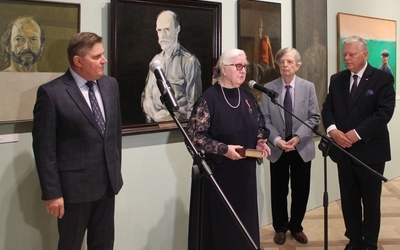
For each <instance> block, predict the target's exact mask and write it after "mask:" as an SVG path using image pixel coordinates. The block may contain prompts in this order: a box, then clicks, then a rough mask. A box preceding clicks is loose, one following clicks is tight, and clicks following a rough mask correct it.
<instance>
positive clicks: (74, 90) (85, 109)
mask: <svg viewBox="0 0 400 250" xmlns="http://www.w3.org/2000/svg"><path fill="white" fill-rule="evenodd" d="M64 83H65V86H66V91H67V92H68V94H69V96H70V97H71V99H72V101H73V102H75V104H76V106H78V108H79V110H81V111H82V113H83V114H84V115H85V116H86V118H87V119H88V120H89V122H90V123H91V124H92V125H93V127H95V128H96V130H97V131H98V132H99V133H100V135H101V130H100V127H99V125H97V123H96V121H95V120H94V117H93V113H92V110H91V108H90V107H89V105H88V103H87V102H86V100H85V98H84V97H83V95H82V92H81V90H80V89H79V87H78V85H77V84H76V82H75V80H74V78H73V77H72V75H71V73H70V72H69V70H68V71H67V74H66V78H65V82H64ZM106 130H107V128H106Z"/></svg>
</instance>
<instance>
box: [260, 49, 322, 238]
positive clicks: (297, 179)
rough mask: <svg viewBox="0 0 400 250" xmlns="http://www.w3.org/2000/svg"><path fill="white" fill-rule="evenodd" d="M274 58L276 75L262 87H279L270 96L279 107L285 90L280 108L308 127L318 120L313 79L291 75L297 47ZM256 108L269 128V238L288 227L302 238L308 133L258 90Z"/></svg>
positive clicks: (297, 62) (311, 151)
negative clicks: (271, 229) (259, 98)
mask: <svg viewBox="0 0 400 250" xmlns="http://www.w3.org/2000/svg"><path fill="white" fill-rule="evenodd" d="M276 63H277V64H278V65H279V71H280V74H281V77H279V78H277V79H275V80H274V81H272V82H269V83H267V84H266V85H265V87H266V88H268V89H272V90H274V91H275V92H277V93H279V98H278V99H277V100H276V101H277V102H278V103H279V104H281V105H283V106H284V107H285V100H286V98H288V97H289V96H290V97H291V98H290V100H291V103H289V104H288V105H287V107H286V108H288V109H291V110H292V111H291V112H292V113H293V114H294V115H295V116H296V117H298V118H299V119H301V120H302V121H304V122H306V123H307V125H309V126H310V127H311V128H313V127H314V126H317V125H319V123H320V120H321V115H320V113H319V108H318V100H317V95H316V93H315V86H314V83H312V82H310V81H307V80H305V79H302V78H300V77H298V76H297V75H296V72H297V71H298V70H299V68H300V66H301V56H300V54H299V52H298V51H297V50H296V49H294V48H284V49H280V50H279V51H278V52H277V53H276ZM286 95H287V96H288V97H286ZM261 108H262V111H263V113H264V115H265V122H266V127H267V128H268V129H269V130H270V131H271V133H270V136H269V138H268V139H269V141H270V142H272V143H273V144H274V146H275V147H271V155H270V156H268V160H269V161H270V172H271V207H272V221H273V223H272V224H273V227H274V230H275V236H274V242H275V243H276V244H278V245H282V244H284V243H285V241H286V232H287V231H288V230H289V231H290V232H291V234H292V236H293V237H294V238H295V239H296V241H298V242H300V243H302V244H306V243H307V242H308V238H307V236H306V234H305V233H304V232H303V227H302V225H301V224H302V222H303V219H304V215H305V213H306V208H307V202H308V196H309V192H310V172H311V160H312V159H314V157H315V142H314V133H313V131H312V130H311V129H310V128H309V127H307V126H306V125H304V124H303V123H302V122H300V121H299V120H297V119H295V118H293V117H292V116H291V115H290V114H289V113H286V112H285V111H284V110H283V109H281V108H280V107H279V106H277V105H275V104H273V102H272V100H271V98H269V97H268V96H267V95H266V94H263V95H262V106H261ZM289 111H290V110H289ZM286 122H290V123H292V126H289V127H286ZM290 123H288V124H290ZM289 179H290V187H291V190H292V192H291V194H292V204H291V206H290V216H289V215H288V209H287V208H288V205H287V196H288V194H289ZM289 217H290V218H289Z"/></svg>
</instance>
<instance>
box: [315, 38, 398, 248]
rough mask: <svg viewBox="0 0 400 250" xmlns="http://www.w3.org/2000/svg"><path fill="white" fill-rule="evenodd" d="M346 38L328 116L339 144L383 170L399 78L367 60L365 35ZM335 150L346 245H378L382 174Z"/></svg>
mask: <svg viewBox="0 0 400 250" xmlns="http://www.w3.org/2000/svg"><path fill="white" fill-rule="evenodd" d="M343 44H344V47H343V59H344V63H345V65H346V68H347V69H346V70H343V71H341V72H339V73H336V74H334V75H332V76H331V80H330V85H329V94H328V95H327V97H326V99H325V103H324V104H323V110H322V121H323V124H324V126H325V128H326V129H327V133H328V135H329V136H330V137H332V139H333V140H334V141H335V142H336V143H337V144H338V145H339V146H341V147H343V148H345V149H346V150H347V151H348V152H349V153H350V154H352V155H353V156H355V157H356V158H358V159H359V160H361V161H362V162H363V163H365V164H366V165H368V166H369V167H370V168H371V169H373V170H375V171H376V172H378V173H380V174H383V171H384V168H385V162H386V161H389V160H390V159H391V156H390V143H389V131H388V128H387V124H388V123H389V121H390V119H391V118H392V115H393V112H394V106H395V91H394V89H393V83H394V79H393V76H392V75H391V74H389V73H387V72H384V71H382V70H379V69H376V68H374V67H372V66H371V65H370V64H369V63H368V62H367V58H368V49H367V44H366V41H365V40H364V39H363V38H361V37H358V36H350V37H347V38H346V39H345V40H344V41H343ZM355 75H357V76H355ZM353 86H354V88H353ZM352 89H353V90H352ZM352 93H354V94H352ZM329 156H330V157H331V159H332V160H333V161H334V162H336V163H337V165H338V174H339V186H340V196H341V202H342V212H343V218H344V222H345V226H346V233H345V235H346V237H347V238H349V240H350V241H349V243H348V244H347V246H346V248H345V249H346V250H351V249H377V243H378V235H379V229H380V218H381V213H380V204H381V203H380V196H381V191H382V181H381V179H380V178H378V177H377V176H376V175H374V174H372V173H371V172H370V171H369V170H368V169H366V168H364V167H363V166H361V165H359V164H358V163H357V162H355V161H353V160H352V159H351V158H350V157H348V156H346V155H345V154H344V153H343V152H340V150H338V149H336V148H335V147H332V148H331V149H330V151H329Z"/></svg>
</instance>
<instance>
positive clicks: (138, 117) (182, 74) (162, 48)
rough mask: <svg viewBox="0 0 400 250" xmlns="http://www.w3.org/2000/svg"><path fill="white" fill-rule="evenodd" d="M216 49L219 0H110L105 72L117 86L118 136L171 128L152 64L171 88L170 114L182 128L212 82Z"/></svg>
mask: <svg viewBox="0 0 400 250" xmlns="http://www.w3.org/2000/svg"><path fill="white" fill-rule="evenodd" d="M220 50H221V3H217V2H207V1H182V0H181V1H165V0H162V1H161V0H111V52H112V53H110V54H111V57H110V59H111V62H110V74H111V75H112V76H114V77H116V78H117V80H118V82H119V85H120V93H121V113H122V124H123V131H122V132H123V135H128V134H139V133H149V132H160V131H167V130H171V129H175V128H176V124H175V122H174V121H173V120H172V117H171V116H170V115H169V113H168V111H167V110H166V107H165V105H164V104H163V102H162V101H161V100H160V91H159V89H158V88H157V86H156V85H157V84H156V78H155V74H154V73H153V70H152V69H151V67H150V66H151V65H154V62H156V61H158V63H159V64H160V65H161V69H162V71H163V73H164V74H165V77H166V79H167V80H168V82H169V83H170V85H171V88H172V89H173V90H174V97H175V98H176V101H177V103H178V104H179V110H178V111H177V112H175V113H174V114H175V116H176V117H177V118H178V119H179V120H180V122H181V123H182V125H183V126H185V123H186V122H187V119H188V118H189V116H190V111H191V109H192V107H193V104H194V102H195V101H196V100H197V98H198V97H199V96H200V95H201V93H202V91H204V90H205V89H206V88H208V87H209V86H211V82H212V72H213V67H214V66H215V64H216V62H217V60H218V57H219V54H220Z"/></svg>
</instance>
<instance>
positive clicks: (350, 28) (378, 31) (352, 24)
mask: <svg viewBox="0 0 400 250" xmlns="http://www.w3.org/2000/svg"><path fill="white" fill-rule="evenodd" d="M396 25H397V24H396V21H395V20H389V19H383V18H377V17H368V16H361V15H354V14H348V13H341V12H338V13H337V28H338V60H337V61H338V70H339V71H340V70H344V69H345V66H344V62H343V56H342V54H343V40H344V39H345V37H347V36H350V35H358V36H360V37H362V38H364V39H365V40H366V42H367V45H368V51H369V55H368V63H369V64H371V66H373V67H376V68H379V67H380V66H381V64H382V57H383V56H382V52H383V51H385V50H386V51H387V52H388V55H389V60H388V65H389V67H390V68H391V73H392V74H393V77H394V78H395V79H396V63H397V62H396V55H397V50H396V43H397V41H396V37H397V36H396V30H397V28H396ZM394 87H395V89H396V80H395V81H394Z"/></svg>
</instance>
